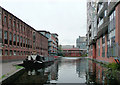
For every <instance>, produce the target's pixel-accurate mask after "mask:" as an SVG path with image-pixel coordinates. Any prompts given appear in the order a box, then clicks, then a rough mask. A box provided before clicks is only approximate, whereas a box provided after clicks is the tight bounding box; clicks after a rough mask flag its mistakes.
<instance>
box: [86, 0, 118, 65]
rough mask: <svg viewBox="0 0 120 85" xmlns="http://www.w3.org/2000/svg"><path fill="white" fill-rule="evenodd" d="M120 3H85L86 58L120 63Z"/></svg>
mask: <svg viewBox="0 0 120 85" xmlns="http://www.w3.org/2000/svg"><path fill="white" fill-rule="evenodd" d="M119 23H120V1H118V2H111V0H108V1H107V2H99V0H97V1H96V2H88V3H87V38H88V39H87V40H88V43H87V44H88V53H89V54H88V56H89V57H90V58H93V59H97V60H98V61H102V62H111V63H112V62H117V63H119V61H120V34H119V33H120V24H119Z"/></svg>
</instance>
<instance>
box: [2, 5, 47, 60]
mask: <svg viewBox="0 0 120 85" xmlns="http://www.w3.org/2000/svg"><path fill="white" fill-rule="evenodd" d="M33 52H34V53H36V54H42V55H48V38H47V37H45V36H43V35H42V34H40V33H39V32H37V31H36V30H35V29H34V28H33V27H31V26H30V25H28V24H27V23H25V22H24V21H22V20H21V19H19V18H17V17H16V16H14V15H13V14H11V13H10V12H8V11H7V10H5V9H4V8H2V7H0V60H3V61H11V60H21V59H24V58H26V56H27V55H31V54H32V53H33Z"/></svg>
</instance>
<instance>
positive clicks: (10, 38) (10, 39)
mask: <svg viewBox="0 0 120 85" xmlns="http://www.w3.org/2000/svg"><path fill="white" fill-rule="evenodd" d="M9 41H10V45H12V33H11V32H10V37H9Z"/></svg>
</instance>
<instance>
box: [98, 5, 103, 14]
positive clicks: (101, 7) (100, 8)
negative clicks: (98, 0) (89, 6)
mask: <svg viewBox="0 0 120 85" xmlns="http://www.w3.org/2000/svg"><path fill="white" fill-rule="evenodd" d="M103 7H104V4H103V3H102V4H101V6H100V7H99V10H98V14H99V13H100V11H101V10H102V9H103Z"/></svg>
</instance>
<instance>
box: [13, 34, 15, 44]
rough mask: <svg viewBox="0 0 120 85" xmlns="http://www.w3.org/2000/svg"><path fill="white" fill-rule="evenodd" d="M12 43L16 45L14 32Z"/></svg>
mask: <svg viewBox="0 0 120 85" xmlns="http://www.w3.org/2000/svg"><path fill="white" fill-rule="evenodd" d="M13 43H14V45H16V34H14V36H13Z"/></svg>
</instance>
